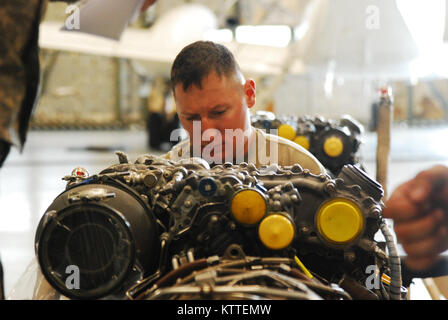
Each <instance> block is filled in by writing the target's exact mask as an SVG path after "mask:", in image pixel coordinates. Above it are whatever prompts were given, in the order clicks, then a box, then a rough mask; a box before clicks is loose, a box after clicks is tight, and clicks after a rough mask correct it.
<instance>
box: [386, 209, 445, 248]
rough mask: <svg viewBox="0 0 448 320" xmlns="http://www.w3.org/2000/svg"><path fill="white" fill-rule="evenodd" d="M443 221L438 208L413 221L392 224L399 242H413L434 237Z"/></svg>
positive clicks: (442, 213)
mask: <svg viewBox="0 0 448 320" xmlns="http://www.w3.org/2000/svg"><path fill="white" fill-rule="evenodd" d="M443 221H444V212H443V210H442V209H440V208H438V209H435V210H433V211H432V212H430V213H429V214H427V215H425V216H423V217H421V218H417V219H415V220H411V221H407V222H404V223H403V222H402V223H399V222H398V223H394V230H395V234H396V235H397V238H398V239H399V240H400V242H413V241H417V240H421V239H425V238H428V237H430V236H431V235H435V234H436V233H437V231H438V228H439V227H440V226H441V224H442V222H443Z"/></svg>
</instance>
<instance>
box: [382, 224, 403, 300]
mask: <svg viewBox="0 0 448 320" xmlns="http://www.w3.org/2000/svg"><path fill="white" fill-rule="evenodd" d="M380 229H381V232H382V233H383V235H384V238H385V239H386V246H387V249H388V251H389V265H390V272H391V275H390V279H391V280H390V297H391V300H401V262H400V257H399V256H398V251H397V247H396V246H395V241H394V238H393V236H392V234H391V232H390V231H389V227H388V226H387V224H386V222H385V221H382V222H381V225H380Z"/></svg>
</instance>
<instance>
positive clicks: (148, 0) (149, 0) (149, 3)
mask: <svg viewBox="0 0 448 320" xmlns="http://www.w3.org/2000/svg"><path fill="white" fill-rule="evenodd" d="M156 1H157V0H146V1H145V3H144V4H143V6H142V11H145V10H146V9H148V8H149V7H150V6H152V5H153V4H154V2H156Z"/></svg>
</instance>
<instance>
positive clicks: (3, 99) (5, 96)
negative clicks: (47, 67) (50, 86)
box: [0, 0, 43, 147]
mask: <svg viewBox="0 0 448 320" xmlns="http://www.w3.org/2000/svg"><path fill="white" fill-rule="evenodd" d="M42 4H43V3H42V2H41V0H14V1H2V2H1V4H0V139H1V140H4V141H6V142H8V143H10V144H15V145H17V146H20V147H21V145H22V143H23V141H22V140H23V139H21V138H20V133H19V126H20V125H19V119H20V117H21V115H20V113H21V112H22V104H23V102H24V99H25V95H26V94H27V90H28V88H27V84H28V79H29V75H28V74H27V73H28V72H29V70H28V69H27V65H26V63H27V61H26V59H27V57H25V56H26V54H27V53H28V52H30V51H32V48H31V47H32V43H31V42H33V41H32V37H33V31H34V30H33V27H35V25H36V19H40V14H41V12H40V10H41V8H42V7H43V6H42ZM36 45H37V44H36Z"/></svg>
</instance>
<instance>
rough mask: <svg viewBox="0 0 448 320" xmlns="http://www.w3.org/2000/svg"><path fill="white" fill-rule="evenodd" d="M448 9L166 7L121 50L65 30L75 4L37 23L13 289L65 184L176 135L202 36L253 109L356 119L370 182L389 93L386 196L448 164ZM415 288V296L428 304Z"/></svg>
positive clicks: (410, 0) (10, 271) (8, 186)
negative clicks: (175, 95)
mask: <svg viewBox="0 0 448 320" xmlns="http://www.w3.org/2000/svg"><path fill="white" fill-rule="evenodd" d="M447 12H448V4H447V1H446V0H429V1H424V0H396V1H393V0H376V1H375V0H207V1H206V0H202V1H200V0H198V1H193V0H191V1H182V0H159V1H157V2H156V3H155V4H154V5H153V6H152V7H150V8H149V9H148V10H147V11H146V12H143V13H141V14H140V15H139V16H138V17H137V19H136V20H134V21H133V22H132V24H131V25H130V26H129V27H128V28H127V29H126V30H125V32H124V33H123V34H122V36H121V39H120V40H119V41H113V40H108V39H103V38H99V37H95V36H91V35H86V34H81V33H79V34H73V33H67V32H63V31H61V30H60V29H61V27H62V25H63V24H64V23H65V21H66V20H67V17H68V13H67V4H64V3H50V4H49V6H48V9H47V13H46V16H45V19H44V20H43V22H42V24H41V26H40V39H39V43H40V48H41V66H42V82H41V93H40V94H41V96H40V100H39V103H38V105H37V107H36V109H35V111H34V113H33V115H32V121H31V125H30V131H29V135H28V140H27V143H26V145H25V149H24V151H23V152H22V153H19V151H18V150H16V149H14V150H13V151H12V153H11V154H10V156H9V157H8V159H7V161H6V163H5V165H4V167H3V168H2V170H0V208H1V211H0V254H1V259H2V261H3V265H4V273H5V281H6V288H5V291H6V292H7V293H8V292H9V291H10V290H11V289H12V288H13V286H14V284H15V282H16V281H17V279H18V278H19V277H20V275H21V274H22V273H23V271H24V270H25V268H26V266H27V265H28V263H29V262H30V261H31V259H32V257H33V255H34V251H33V250H34V248H33V243H34V232H35V229H36V227H37V223H38V222H39V220H40V217H41V216H42V215H43V213H44V212H45V209H46V208H47V207H48V206H49V205H50V203H51V202H52V200H53V199H54V198H55V197H56V196H57V195H58V194H59V193H60V192H62V191H63V189H64V187H65V182H64V181H62V180H61V178H62V177H64V176H65V175H69V174H70V173H71V171H72V169H74V168H75V167H78V166H81V167H84V168H86V169H87V170H88V171H89V172H90V173H96V172H98V171H99V170H101V169H103V168H105V167H107V166H109V165H111V164H113V163H116V162H117V158H116V156H115V155H114V151H116V150H121V151H123V152H125V153H127V154H128V155H129V157H130V158H131V160H135V159H136V157H137V156H138V155H140V154H144V153H152V154H161V153H164V152H166V151H167V150H169V148H170V147H171V146H172V142H170V141H169V135H168V133H169V132H171V130H173V129H175V128H177V127H178V126H179V124H178V119H177V117H176V115H175V110H176V109H175V108H176V107H175V104H174V102H173V99H172V96H171V92H170V89H169V73H170V67H171V63H172V61H173V60H174V58H175V56H176V55H177V53H178V52H179V51H180V50H181V49H182V48H183V47H184V46H185V45H187V44H189V43H191V42H193V41H196V40H212V41H215V42H220V43H222V44H224V45H226V46H227V47H228V48H229V49H230V50H231V51H232V52H233V53H234V54H235V56H236V59H237V61H238V62H239V64H240V66H241V68H242V71H243V73H244V75H245V76H246V77H251V78H253V79H254V80H255V81H256V84H257V103H256V106H255V108H254V110H253V112H254V113H255V112H257V111H268V112H272V113H274V114H276V115H279V116H282V115H285V116H296V117H300V116H305V115H308V116H313V117H314V116H322V117H325V118H328V119H339V118H340V117H341V115H343V114H348V115H350V116H351V117H353V118H354V119H356V120H357V121H359V122H360V123H361V124H362V125H363V126H364V128H365V131H364V132H363V134H362V144H361V147H360V151H359V152H360V156H361V162H362V163H363V165H364V167H365V168H366V171H367V173H368V174H370V175H371V176H372V177H375V174H376V172H375V170H376V163H375V161H376V158H375V157H376V147H377V134H376V128H377V126H378V114H377V108H376V107H375V106H377V105H378V102H379V97H380V91H379V89H380V88H383V87H386V86H387V87H390V88H391V92H392V97H393V122H392V135H391V153H390V171H389V180H388V186H387V187H388V189H390V190H392V189H394V188H395V187H396V186H397V185H398V184H399V183H400V182H403V181H404V180H406V179H409V178H411V177H413V176H414V175H415V174H416V173H417V172H418V171H419V170H421V169H424V168H428V167H430V166H432V165H434V164H439V163H441V164H445V165H447V164H448V149H447V147H446V143H445V141H446V139H447V138H448V126H447V124H448V59H447V57H448V25H447V16H448V15H447ZM426 289H427V288H425V286H424V285H423V284H422V283H421V282H420V281H415V283H414V285H413V287H411V299H431V298H434V297H431V296H430V295H429V293H428V291H427V290H426Z"/></svg>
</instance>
